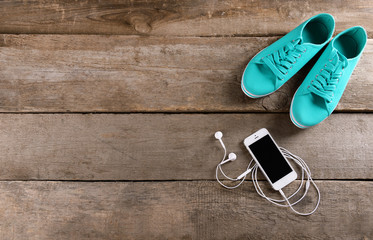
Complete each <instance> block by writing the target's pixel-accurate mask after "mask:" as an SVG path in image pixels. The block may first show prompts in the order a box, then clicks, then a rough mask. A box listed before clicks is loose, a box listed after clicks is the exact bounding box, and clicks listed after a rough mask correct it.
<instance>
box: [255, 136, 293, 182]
mask: <svg viewBox="0 0 373 240" xmlns="http://www.w3.org/2000/svg"><path fill="white" fill-rule="evenodd" d="M249 148H250V150H251V152H252V153H253V154H254V156H255V158H256V159H257V160H258V162H259V163H260V165H261V166H262V168H263V170H264V171H265V173H266V174H267V176H268V178H269V179H270V180H271V182H272V183H275V182H277V181H278V180H280V179H281V178H283V177H285V176H286V175H288V174H289V173H291V172H292V171H293V170H292V169H291V167H290V166H289V164H288V163H287V161H286V160H285V159H284V157H283V156H282V154H281V152H280V150H279V149H278V148H277V146H276V145H275V143H274V142H273V141H272V139H271V137H270V136H269V135H266V136H264V137H262V138H261V139H259V140H258V141H256V142H254V143H253V144H251V145H249Z"/></svg>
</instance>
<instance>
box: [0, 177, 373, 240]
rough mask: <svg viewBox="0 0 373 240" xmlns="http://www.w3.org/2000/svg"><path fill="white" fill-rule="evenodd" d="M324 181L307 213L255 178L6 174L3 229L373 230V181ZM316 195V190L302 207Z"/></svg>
mask: <svg viewBox="0 0 373 240" xmlns="http://www.w3.org/2000/svg"><path fill="white" fill-rule="evenodd" d="M317 184H318V185H319V187H320V191H321V193H322V200H321V204H320V207H319V209H318V210H317V212H316V213H315V214H314V215H312V216H310V217H302V216H296V215H295V214H294V213H292V212H291V211H290V210H289V209H284V208H279V207H276V206H274V205H271V204H270V203H268V202H266V201H265V200H264V199H262V198H260V197H259V196H258V195H257V193H256V192H255V189H254V187H253V186H252V185H251V183H246V184H245V185H244V186H243V187H240V188H239V189H236V190H234V191H228V190H226V189H223V188H222V187H220V186H219V185H218V184H217V183H216V182H147V183H141V182H137V183H134V182H117V183H77V182H0V191H1V193H2V197H1V198H0V211H1V214H0V220H1V221H0V231H1V234H2V236H1V237H2V239H37V240H42V239H56V238H57V239H155V240H156V239H216V240H219V239H258V240H260V239H274V238H275V239H279V240H282V239H338V240H339V239H348V240H354V239H371V238H372V237H373V228H372V224H373V208H372V204H373V202H372V199H373V182H349V181H343V182H340V181H317ZM266 190H267V191H270V190H269V189H268V187H266ZM285 192H286V190H285ZM288 192H289V193H290V190H289V191H288ZM275 197H277V198H279V197H280V196H279V195H275ZM314 199H315V198H313V192H312V191H311V194H310V196H309V197H307V198H306V199H305V201H304V202H303V203H302V204H299V206H297V208H298V210H308V209H310V208H312V206H313V204H314V202H313V201H312V200H314Z"/></svg>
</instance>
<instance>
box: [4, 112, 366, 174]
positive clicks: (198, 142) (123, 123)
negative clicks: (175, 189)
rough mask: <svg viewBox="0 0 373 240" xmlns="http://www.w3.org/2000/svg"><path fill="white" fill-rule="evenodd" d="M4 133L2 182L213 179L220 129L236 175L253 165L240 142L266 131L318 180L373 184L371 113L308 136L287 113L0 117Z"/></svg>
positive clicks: (332, 122) (341, 117) (333, 121)
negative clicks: (233, 155)
mask: <svg viewBox="0 0 373 240" xmlns="http://www.w3.org/2000/svg"><path fill="white" fill-rule="evenodd" d="M0 126H1V128H0V152H1V155H0V165H1V166H2V167H1V168H0V179H8V180H28V179H39V180H43V179H50V180H175V179H176V180H177V179H179V180H186V179H214V177H215V175H214V173H215V172H214V170H215V167H216V164H217V163H218V162H219V161H220V160H221V158H222V157H223V150H222V148H221V147H220V144H219V142H218V141H216V140H215V138H214V137H213V135H214V133H215V131H217V130H221V131H223V133H224V134H225V137H224V142H225V144H226V146H227V148H228V151H232V152H235V153H236V154H237V155H238V160H237V161H235V162H233V163H230V164H228V165H227V166H225V169H226V170H227V171H228V172H229V173H230V174H231V175H232V176H238V175H239V174H240V173H241V172H242V170H243V169H245V168H246V166H247V164H248V162H249V160H250V159H251V158H250V155H249V153H248V152H247V150H245V148H244V146H243V144H242V141H243V140H244V139H245V137H247V136H248V135H250V134H251V133H253V132H254V131H256V130H258V129H259V128H262V127H266V128H267V129H269V131H270V132H271V133H272V135H273V137H274V138H275V139H276V140H277V142H278V144H279V145H280V146H283V147H286V148H287V149H289V150H290V151H291V152H293V153H295V154H297V155H299V156H301V157H302V158H303V159H304V160H305V161H306V162H307V163H308V165H309V167H310V168H311V170H312V173H313V176H314V177H315V178H316V179H363V178H366V179H373V159H372V157H373V148H372V145H373V135H372V134H371V129H373V114H334V115H332V116H331V117H330V118H329V119H327V120H326V121H325V122H323V123H321V124H320V125H318V126H316V127H313V128H311V129H307V130H301V129H298V128H296V127H295V126H293V125H292V123H291V122H290V119H289V115H288V114H172V115H168V114H166V115H163V114H126V115H122V114H94V115H92V114H85V115H80V114H79V115H78V114H71V115H70V114H46V115H44V114H1V115H0Z"/></svg>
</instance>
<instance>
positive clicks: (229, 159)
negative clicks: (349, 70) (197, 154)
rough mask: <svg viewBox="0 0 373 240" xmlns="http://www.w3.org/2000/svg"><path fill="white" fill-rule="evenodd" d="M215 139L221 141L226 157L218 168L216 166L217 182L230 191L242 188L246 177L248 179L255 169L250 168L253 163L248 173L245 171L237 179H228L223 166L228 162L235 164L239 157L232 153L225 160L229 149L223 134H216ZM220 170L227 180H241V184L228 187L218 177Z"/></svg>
mask: <svg viewBox="0 0 373 240" xmlns="http://www.w3.org/2000/svg"><path fill="white" fill-rule="evenodd" d="M215 138H216V139H217V140H219V142H220V144H221V146H222V147H223V149H224V157H223V160H221V162H220V163H219V164H218V166H216V171H215V175H216V180H217V181H218V182H219V183H220V184H221V185H222V186H224V187H225V188H228V189H233V188H236V187H238V186H240V185H241V183H243V182H244V181H245V177H246V175H247V174H249V173H250V172H251V170H252V169H253V168H249V167H250V164H251V162H250V164H249V166H247V169H246V171H245V172H244V173H242V174H241V175H240V176H238V177H237V178H231V177H228V176H227V175H226V174H225V173H224V171H223V169H222V168H221V166H222V165H223V164H225V163H227V162H233V161H234V160H236V159H237V155H236V154H235V153H233V152H232V153H229V154H228V158H227V159H225V158H226V156H227V149H226V148H225V145H224V143H223V140H222V138H223V133H222V132H220V131H218V132H216V133H215ZM218 170H219V171H220V173H221V174H222V175H223V176H224V177H225V178H227V179H229V180H231V181H239V180H240V182H239V183H238V184H236V185H235V186H227V185H225V184H224V183H223V182H221V181H220V180H219V177H218Z"/></svg>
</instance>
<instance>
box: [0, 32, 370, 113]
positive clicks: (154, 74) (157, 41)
mask: <svg viewBox="0 0 373 240" xmlns="http://www.w3.org/2000/svg"><path fill="white" fill-rule="evenodd" d="M276 39H277V38H275V37H269V38H267V37H263V38H256V37H254V38H194V37H192V38H176V37H173V38H162V37H134V36H132V37H128V36H81V35H1V36H0V63H1V64H0V65H1V66H0V89H1V90H0V93H1V94H0V112H180V111H183V112H226V111H235V112H241V111H242V112H252V111H255V112H256V111H265V112H268V111H269V112H288V109H289V105H290V102H291V99H292V97H293V94H294V92H295V90H296V88H297V87H298V86H299V84H300V83H301V81H302V80H303V79H304V77H305V76H306V74H307V72H308V70H309V69H310V67H311V66H312V63H310V64H308V65H307V67H305V69H303V70H302V71H301V72H299V73H298V74H297V75H296V76H295V77H294V78H293V79H291V80H290V81H288V82H287V83H286V84H285V85H284V86H283V87H282V88H281V89H280V90H278V91H277V92H276V93H274V94H272V95H269V96H268V97H265V98H261V99H256V100H253V99H250V98H248V97H247V96H245V95H244V94H243V93H242V91H241V87H240V81H241V75H242V72H243V70H244V68H245V66H246V64H247V62H248V61H249V59H250V58H251V57H253V56H254V55H255V54H256V53H257V52H259V51H260V50H261V49H262V48H264V47H266V46H268V45H269V44H271V43H272V42H274V41H275V40H276ZM372 75H373V41H372V40H369V41H368V45H367V47H366V50H365V52H364V54H363V56H362V59H361V61H360V62H359V64H358V66H357V68H356V69H355V71H354V73H353V75H352V77H351V79H350V83H349V85H348V87H347V89H346V91H345V93H344V96H343V97H342V99H341V102H340V104H339V105H338V107H337V110H338V111H363V112H364V111H372V110H373V95H372V94H371V93H372V91H373V80H372V77H371V76H372Z"/></svg>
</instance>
